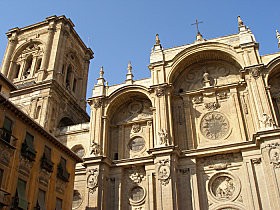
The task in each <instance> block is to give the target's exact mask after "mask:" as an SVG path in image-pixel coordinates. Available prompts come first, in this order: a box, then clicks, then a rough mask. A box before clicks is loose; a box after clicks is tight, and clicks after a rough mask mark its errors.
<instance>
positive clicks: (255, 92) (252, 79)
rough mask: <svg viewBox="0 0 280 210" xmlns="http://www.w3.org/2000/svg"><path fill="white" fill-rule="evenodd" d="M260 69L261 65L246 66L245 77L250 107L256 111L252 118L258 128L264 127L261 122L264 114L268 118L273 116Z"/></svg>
mask: <svg viewBox="0 0 280 210" xmlns="http://www.w3.org/2000/svg"><path fill="white" fill-rule="evenodd" d="M261 69H262V66H254V67H250V68H248V71H249V76H248V77H247V79H246V82H247V84H248V89H249V94H250V98H251V101H250V103H251V107H254V108H255V111H256V119H254V121H255V122H256V123H257V125H256V127H257V128H258V130H260V129H264V126H263V125H262V122H261V121H262V120H263V118H264V114H265V115H266V116H267V117H269V118H271V117H272V116H273V114H272V111H271V107H270V105H269V100H268V97H267V94H266V92H265V86H264V81H263V78H262V75H261Z"/></svg>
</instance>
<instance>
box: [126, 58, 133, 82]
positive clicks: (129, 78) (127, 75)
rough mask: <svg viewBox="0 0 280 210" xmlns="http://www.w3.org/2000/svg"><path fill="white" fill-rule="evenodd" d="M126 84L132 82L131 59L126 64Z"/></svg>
mask: <svg viewBox="0 0 280 210" xmlns="http://www.w3.org/2000/svg"><path fill="white" fill-rule="evenodd" d="M125 82H126V84H132V83H133V74H132V65H131V61H129V62H128V64H127V74H126V80H125Z"/></svg>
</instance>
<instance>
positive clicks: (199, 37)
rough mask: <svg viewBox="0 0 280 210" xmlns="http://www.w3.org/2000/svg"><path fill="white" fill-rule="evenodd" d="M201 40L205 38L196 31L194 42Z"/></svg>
mask: <svg viewBox="0 0 280 210" xmlns="http://www.w3.org/2000/svg"><path fill="white" fill-rule="evenodd" d="M201 41H205V39H204V38H203V36H202V34H201V33H200V32H199V31H198V32H197V34H196V42H201Z"/></svg>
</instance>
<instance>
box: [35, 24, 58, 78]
mask: <svg viewBox="0 0 280 210" xmlns="http://www.w3.org/2000/svg"><path fill="white" fill-rule="evenodd" d="M54 33H55V22H54V21H51V22H50V23H49V28H48V39H47V43H46V46H45V49H44V51H45V53H44V56H43V59H42V64H41V69H40V70H39V71H38V78H37V80H38V81H39V82H40V81H43V80H44V78H45V73H46V71H47V69H48V65H49V60H50V54H51V49H52V43H53V38H54Z"/></svg>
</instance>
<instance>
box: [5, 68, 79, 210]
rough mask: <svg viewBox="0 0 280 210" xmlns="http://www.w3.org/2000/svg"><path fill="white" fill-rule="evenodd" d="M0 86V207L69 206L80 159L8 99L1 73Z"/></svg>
mask: <svg viewBox="0 0 280 210" xmlns="http://www.w3.org/2000/svg"><path fill="white" fill-rule="evenodd" d="M0 85H1V93H0V209H24V210H27V209H30V210H31V209H32V210H33V209H71V206H72V197H73V184H74V175H75V165H76V163H77V162H81V159H80V158H79V157H78V156H76V155H75V154H74V153H73V152H72V151H71V150H69V149H68V148H67V147H66V146H64V145H62V144H61V143H60V142H59V141H58V140H57V139H56V138H55V137H54V136H52V135H51V134H50V133H48V132H47V131H46V130H45V129H44V128H42V127H41V126H40V125H39V124H38V123H36V122H35V121H34V120H33V119H31V118H30V117H29V116H27V115H26V114H25V113H23V112H22V111H21V110H20V109H19V108H17V107H16V106H15V105H14V104H13V103H12V102H11V101H10V100H9V99H8V97H7V96H8V95H9V92H10V90H12V91H15V90H16V87H15V86H14V85H12V84H11V83H9V81H8V80H7V78H6V77H5V76H3V75H2V74H1V73H0Z"/></svg>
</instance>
